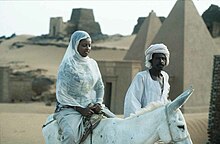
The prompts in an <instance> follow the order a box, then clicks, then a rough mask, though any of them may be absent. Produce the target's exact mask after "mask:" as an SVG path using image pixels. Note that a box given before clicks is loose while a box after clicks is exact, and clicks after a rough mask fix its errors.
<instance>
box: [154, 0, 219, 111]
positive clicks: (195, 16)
mask: <svg viewBox="0 0 220 144" xmlns="http://www.w3.org/2000/svg"><path fill="white" fill-rule="evenodd" d="M161 42H162V43H164V44H165V45H167V46H168V49H169V51H170V53H171V57H170V64H169V66H168V67H167V68H166V71H167V72H168V74H169V75H170V85H171V91H170V98H171V99H174V98H175V97H176V96H178V95H179V94H180V93H181V92H182V91H183V90H185V89H187V88H188V87H189V86H190V85H192V86H193V88H194V89H195V91H194V93H193V95H192V96H191V97H190V99H189V100H188V101H187V103H186V104H185V105H184V110H187V108H189V109H188V110H189V111H190V110H192V109H190V108H192V107H193V108H194V109H193V110H196V109H195V108H196V107H197V106H198V107H197V108H198V109H197V110H198V111H199V110H202V111H203V109H201V107H202V106H205V107H203V108H204V110H205V111H208V105H209V100H210V98H209V97H210V92H211V79H212V66H213V54H214V51H215V44H214V42H213V39H212V37H211V35H210V33H209V31H208V29H207V28H206V25H205V23H204V21H203V19H202V18H201V16H200V15H199V13H198V11H197V9H196V7H195V5H194V3H193V2H192V0H177V2H176V3H175V5H174V7H173V9H172V10H171V12H170V14H169V15H168V17H167V19H166V20H165V21H164V23H163V25H162V26H161V28H160V30H159V32H158V33H157V35H156V36H155V38H154V40H153V42H152V43H161Z"/></svg>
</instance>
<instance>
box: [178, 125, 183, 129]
mask: <svg viewBox="0 0 220 144" xmlns="http://www.w3.org/2000/svg"><path fill="white" fill-rule="evenodd" d="M177 127H178V128H179V129H182V130H185V127H184V125H178V126H177Z"/></svg>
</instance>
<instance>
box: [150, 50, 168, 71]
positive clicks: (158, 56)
mask: <svg viewBox="0 0 220 144" xmlns="http://www.w3.org/2000/svg"><path fill="white" fill-rule="evenodd" d="M166 63H167V58H166V56H165V54H162V53H154V54H153V55H152V60H151V65H152V68H153V69H156V70H163V68H164V67H165V65H166Z"/></svg>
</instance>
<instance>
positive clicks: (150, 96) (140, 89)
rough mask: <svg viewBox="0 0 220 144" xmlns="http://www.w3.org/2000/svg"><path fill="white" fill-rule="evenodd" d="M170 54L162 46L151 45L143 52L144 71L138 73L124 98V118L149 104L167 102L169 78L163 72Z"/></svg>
mask: <svg viewBox="0 0 220 144" xmlns="http://www.w3.org/2000/svg"><path fill="white" fill-rule="evenodd" d="M169 57H170V53H169V51H168V49H167V47H166V46H165V45H164V44H153V45H151V46H150V47H149V48H148V49H147V50H146V51H145V58H146V61H145V66H146V70H144V71H141V72H138V73H137V74H136V76H135V77H134V79H133V81H132V83H131V85H130V87H129V88H128V91H127V93H126V96H125V101H124V117H125V118H126V117H129V116H130V114H131V113H135V112H136V111H138V110H140V109H141V108H143V107H146V106H147V105H148V104H149V103H150V102H162V103H166V102H167V97H168V93H169V90H170V85H169V83H168V79H169V76H168V74H167V73H166V72H165V71H163V69H164V67H165V66H167V65H168V64H169Z"/></svg>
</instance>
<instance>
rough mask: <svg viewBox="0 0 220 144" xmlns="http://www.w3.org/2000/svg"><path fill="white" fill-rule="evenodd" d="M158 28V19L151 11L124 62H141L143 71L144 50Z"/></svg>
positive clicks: (159, 25) (159, 23)
mask: <svg viewBox="0 0 220 144" xmlns="http://www.w3.org/2000/svg"><path fill="white" fill-rule="evenodd" d="M160 27H161V21H160V19H159V18H158V17H157V16H156V13H155V12H153V11H151V12H150V13H149V16H148V18H146V19H145V20H144V22H143V24H142V25H141V27H140V30H139V31H138V33H137V35H136V37H135V39H134V41H133V43H132V44H131V46H130V48H129V50H128V52H127V54H126V55H125V57H124V60H140V61H141V62H142V68H143V69H144V67H145V66H144V61H145V55H144V51H145V48H146V47H148V46H149V45H150V44H151V42H152V40H153V38H154V37H155V35H156V34H157V32H158V30H159V29H160Z"/></svg>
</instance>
